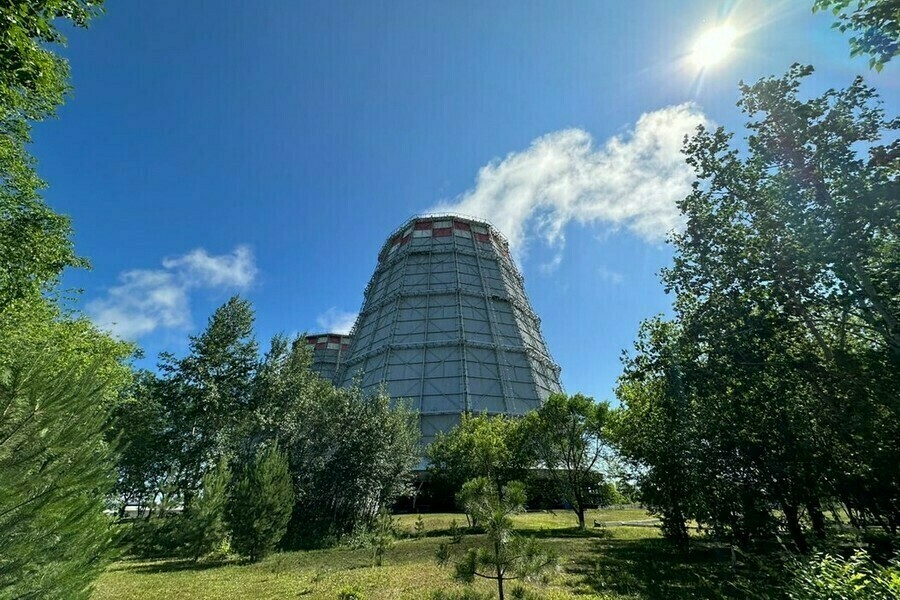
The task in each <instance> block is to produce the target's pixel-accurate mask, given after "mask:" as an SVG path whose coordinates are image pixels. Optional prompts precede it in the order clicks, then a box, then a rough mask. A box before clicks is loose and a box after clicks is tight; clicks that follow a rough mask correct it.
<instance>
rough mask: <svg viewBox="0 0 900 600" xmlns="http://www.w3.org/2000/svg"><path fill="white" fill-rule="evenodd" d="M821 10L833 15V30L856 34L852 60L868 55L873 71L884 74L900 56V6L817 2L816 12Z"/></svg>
mask: <svg viewBox="0 0 900 600" xmlns="http://www.w3.org/2000/svg"><path fill="white" fill-rule="evenodd" d="M851 5H852V9H851V11H850V12H847V9H848V8H851ZM819 10H831V12H832V13H834V15H835V16H836V17H837V19H838V20H837V21H836V22H835V23H834V25H833V27H834V28H836V29H839V30H840V31H841V32H846V31H848V30H849V31H853V32H855V33H856V34H857V35H854V36H853V37H851V38H850V49H851V52H850V56H857V55H859V54H867V55H869V57H870V58H869V67H870V68H875V69H876V70H878V71H881V69H882V68H883V67H884V64H885V63H887V62H888V61H889V60H891V59H892V58H893V57H895V56H897V54H898V53H900V6H898V5H897V2H896V1H895V0H855V1H854V0H816V2H815V3H814V4H813V12H815V11H819Z"/></svg>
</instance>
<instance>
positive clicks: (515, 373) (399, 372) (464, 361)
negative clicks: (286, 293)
mask: <svg viewBox="0 0 900 600" xmlns="http://www.w3.org/2000/svg"><path fill="white" fill-rule="evenodd" d="M351 334H352V340H351V343H350V348H349V352H348V354H347V356H346V359H345V361H344V367H343V371H342V374H341V376H340V378H341V382H342V384H343V385H348V384H350V383H351V382H352V380H353V378H354V377H359V378H360V382H361V385H362V387H363V389H364V390H365V391H368V392H374V391H376V390H377V389H378V387H379V386H380V385H382V384H384V385H385V388H386V390H387V393H388V394H389V395H390V396H391V397H392V398H406V399H409V400H411V401H412V403H413V407H414V408H416V409H418V410H419V413H420V415H421V429H422V443H423V445H424V444H428V443H430V442H431V441H432V440H433V439H434V436H435V435H436V434H437V433H438V432H440V431H448V430H449V429H451V428H452V427H453V426H454V425H455V424H457V423H458V422H459V420H460V416H461V414H462V413H464V412H470V413H483V412H484V413H488V414H509V415H521V414H524V413H525V412H527V411H530V410H532V409H535V408H537V407H539V406H540V404H541V403H542V402H543V401H544V400H545V399H546V398H547V397H548V396H549V395H550V394H551V393H553V392H558V391H560V385H559V367H558V366H557V365H556V364H555V363H554V362H553V360H552V359H551V358H550V355H549V353H548V351H547V346H546V344H545V343H544V340H543V337H542V336H541V329H540V319H539V318H538V317H537V315H536V314H535V313H534V310H532V308H531V305H530V304H529V302H528V299H527V297H526V296H525V287H524V280H523V278H522V275H521V274H519V271H518V269H517V268H516V266H515V264H514V263H513V261H512V259H511V258H510V255H509V246H508V244H507V242H506V239H505V238H504V237H503V236H502V235H501V234H500V233H499V232H498V231H497V230H495V229H494V228H493V227H491V226H490V225H489V224H488V223H485V222H483V221H478V220H474V219H470V218H463V217H459V216H429V217H417V218H413V219H411V220H410V221H408V222H407V223H406V224H404V225H403V226H402V227H401V228H400V229H398V230H397V231H395V232H394V233H393V234H392V235H391V236H390V237H389V238H388V240H387V241H386V242H385V244H384V246H383V247H382V250H381V252H380V254H379V257H378V266H377V267H376V269H375V273H374V275H372V279H371V281H370V282H369V285H368V286H367V287H366V290H365V299H364V302H363V307H362V310H361V311H360V313H359V317H358V319H357V321H356V324H355V326H354V328H353V331H352V332H351Z"/></svg>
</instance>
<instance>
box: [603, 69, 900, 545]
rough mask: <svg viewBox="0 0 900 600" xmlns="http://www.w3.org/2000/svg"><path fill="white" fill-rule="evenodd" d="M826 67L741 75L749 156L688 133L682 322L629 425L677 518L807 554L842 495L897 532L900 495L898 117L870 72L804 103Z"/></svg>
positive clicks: (662, 326)
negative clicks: (779, 537)
mask: <svg viewBox="0 0 900 600" xmlns="http://www.w3.org/2000/svg"><path fill="white" fill-rule="evenodd" d="M811 72H812V69H811V68H808V67H800V66H795V67H793V68H792V69H791V71H790V72H789V73H788V74H787V75H786V76H785V77H783V78H769V79H764V80H762V81H760V82H758V83H757V84H755V85H753V86H747V85H743V86H742V88H741V90H742V93H743V98H742V100H741V103H740V106H741V107H742V108H743V109H744V110H745V111H746V112H747V114H748V115H750V117H751V121H750V122H749V123H748V129H749V131H750V135H749V137H748V140H747V147H748V151H747V153H746V156H743V155H741V153H739V152H738V151H737V150H735V149H734V148H733V147H732V145H731V141H730V136H729V135H728V134H727V133H726V132H725V131H724V130H723V129H721V128H720V129H718V130H715V131H706V130H704V129H701V130H700V131H699V132H698V134H697V135H695V136H694V137H693V138H692V139H691V140H690V141H689V142H688V143H687V144H686V146H685V152H686V155H687V160H688V163H689V164H690V165H691V166H693V167H694V169H695V171H696V174H697V177H698V181H697V183H696V184H695V186H694V190H693V192H692V193H691V194H690V195H689V196H688V197H687V198H685V199H684V200H683V201H682V202H680V203H679V208H680V209H681V211H682V213H683V214H684V215H685V217H686V220H687V227H686V229H685V230H684V232H681V233H677V234H675V235H674V236H673V238H672V242H673V244H674V246H675V260H674V265H673V266H672V267H671V268H670V269H667V270H666V271H665V272H664V274H663V280H664V282H665V284H666V286H667V289H668V290H669V291H672V292H674V293H675V316H674V320H673V322H671V323H663V322H660V321H654V322H651V323H648V324H647V325H646V326H645V328H644V329H643V330H642V334H641V338H640V339H639V341H638V344H637V345H636V353H635V354H634V355H633V356H630V357H627V358H626V369H625V374H624V375H623V378H622V380H621V382H620V388H619V397H620V400H621V401H622V403H623V405H624V406H625V408H624V410H623V411H622V412H621V413H620V414H618V415H617V416H616V419H615V420H614V423H615V427H614V428H613V430H614V431H615V438H616V442H617V445H618V446H619V448H620V449H621V451H622V452H623V454H624V455H625V456H626V457H629V458H631V459H633V460H634V461H635V462H636V463H637V464H638V466H639V467H641V468H642V469H644V471H643V474H642V476H641V479H642V485H641V494H642V497H643V498H644V499H645V501H648V502H649V503H650V504H651V506H655V507H656V509H658V510H659V511H661V512H662V514H663V515H664V517H665V516H666V515H668V520H669V523H670V524H672V526H673V528H675V529H677V525H676V523H677V522H680V521H681V520H682V519H683V518H693V519H696V520H697V521H698V522H700V523H703V524H709V525H711V526H712V527H713V528H714V529H715V530H717V531H718V532H719V533H721V534H723V535H726V536H729V537H731V538H732V539H734V540H736V541H737V542H739V543H747V542H750V541H752V540H756V539H760V538H761V537H765V536H769V535H774V534H775V533H776V531H777V530H778V529H779V528H780V527H782V526H783V527H785V528H787V530H788V531H789V532H790V534H791V537H792V538H793V540H794V542H795V544H796V546H797V547H798V548H799V549H801V550H803V549H805V548H806V547H807V540H806V535H805V531H804V530H805V526H804V522H806V521H808V522H809V523H810V524H811V525H812V529H813V531H814V532H815V534H816V535H818V536H820V537H821V536H824V535H825V533H826V530H825V518H824V514H823V507H824V506H825V504H826V503H828V502H830V501H833V500H834V499H837V500H839V501H841V502H842V503H843V504H844V506H845V508H846V509H847V512H848V514H850V515H851V519H852V520H853V521H854V523H856V524H865V523H866V522H867V521H874V522H877V523H879V524H881V525H883V526H884V527H886V528H887V529H889V530H896V529H897V527H898V513H897V508H898V506H900V503H898V496H897V495H898V492H900V481H898V479H897V477H898V474H897V470H896V468H894V467H892V466H891V465H896V463H897V461H898V460H900V444H898V442H897V440H900V431H898V429H897V424H898V417H900V404H898V400H897V398H898V397H900V393H898V392H900V379H898V376H897V374H898V373H900V362H898V361H900V352H898V349H900V336H898V329H897V324H898V323H900V304H898V301H897V300H898V298H900V294H898V291H900V269H898V268H897V266H898V263H897V256H900V253H898V249H900V241H898V240H900V193H898V192H900V190H898V182H897V173H898V170H900V169H898V162H897V156H898V148H900V146H898V143H897V142H896V141H895V140H894V139H893V138H895V133H894V132H895V131H896V129H897V128H898V127H900V122H898V121H897V120H896V119H895V120H893V121H891V120H886V119H885V117H884V113H883V110H882V108H881V107H880V105H879V104H878V103H877V98H876V97H875V94H874V92H873V91H872V90H871V89H870V88H868V87H866V86H865V85H864V84H863V82H862V80H861V79H857V80H856V81H854V82H853V84H852V85H851V86H850V87H848V88H847V89H844V90H829V91H827V92H826V93H825V94H823V95H822V96H820V97H818V98H812V99H808V100H805V99H802V98H801V97H800V95H799V88H800V83H801V80H802V79H803V78H804V77H806V76H808V75H809V74H810V73H811ZM861 148H862V150H860V149H861ZM773 507H776V508H777V511H773V510H772V508H773ZM673 531H674V529H673Z"/></svg>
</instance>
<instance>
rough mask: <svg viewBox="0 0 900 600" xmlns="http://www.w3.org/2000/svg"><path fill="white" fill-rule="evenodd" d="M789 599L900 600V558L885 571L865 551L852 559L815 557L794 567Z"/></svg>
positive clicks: (828, 555) (827, 555) (788, 594)
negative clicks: (898, 599)
mask: <svg viewBox="0 0 900 600" xmlns="http://www.w3.org/2000/svg"><path fill="white" fill-rule="evenodd" d="M787 596H788V598H790V599H791V600H831V599H833V598H834V599H840V600H857V599H858V600H896V599H897V598H900V558H895V559H894V561H893V562H892V563H891V564H890V565H889V566H887V567H883V566H880V565H878V564H876V563H875V562H874V561H873V560H872V559H871V558H870V557H869V555H868V554H867V553H866V552H865V551H864V550H857V551H856V552H854V553H853V555H852V556H850V557H849V558H844V557H841V556H834V555H832V554H822V553H818V554H815V555H813V556H811V557H809V558H808V559H806V560H804V561H802V562H800V563H799V564H798V565H797V566H796V567H795V569H794V574H793V578H792V580H791V582H790V584H789V585H788V590H787Z"/></svg>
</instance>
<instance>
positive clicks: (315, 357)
mask: <svg viewBox="0 0 900 600" xmlns="http://www.w3.org/2000/svg"><path fill="white" fill-rule="evenodd" d="M350 339H351V338H350V336H349V335H340V334H338V333H320V334H318V335H308V336H306V343H307V344H309V347H310V349H311V350H312V365H310V368H311V369H312V370H313V371H314V372H315V373H318V374H319V376H320V377H322V378H323V379H327V380H328V381H330V382H332V383H334V384H338V383H340V381H339V379H338V376H339V374H340V370H341V366H343V360H344V359H345V358H346V357H347V351H348V350H349V349H350Z"/></svg>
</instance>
